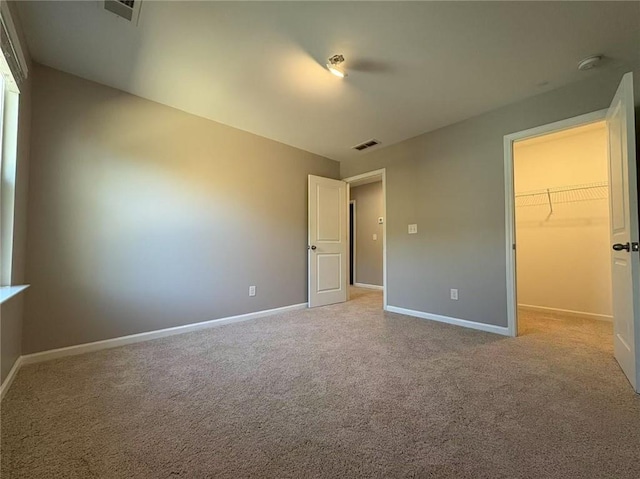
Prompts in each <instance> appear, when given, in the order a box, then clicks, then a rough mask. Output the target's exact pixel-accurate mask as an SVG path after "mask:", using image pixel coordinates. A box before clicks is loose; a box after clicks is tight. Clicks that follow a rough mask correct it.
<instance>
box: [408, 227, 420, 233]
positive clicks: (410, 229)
mask: <svg viewBox="0 0 640 479" xmlns="http://www.w3.org/2000/svg"><path fill="white" fill-rule="evenodd" d="M417 233H418V225H409V234H410V235H415V234H417Z"/></svg>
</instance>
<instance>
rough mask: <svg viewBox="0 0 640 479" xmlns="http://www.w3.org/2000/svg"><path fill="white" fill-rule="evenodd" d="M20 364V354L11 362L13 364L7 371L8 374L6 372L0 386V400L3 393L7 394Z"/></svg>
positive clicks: (2, 397)
mask: <svg viewBox="0 0 640 479" xmlns="http://www.w3.org/2000/svg"><path fill="white" fill-rule="evenodd" d="M21 365H22V356H20V357H19V358H18V359H16V362H15V363H13V366H12V367H11V371H9V374H7V377H6V378H4V382H3V383H2V385H1V386H0V401H2V399H4V395H5V394H7V391H8V390H9V388H10V387H11V384H12V383H13V380H14V379H15V378H16V374H18V370H19V369H20V366H21Z"/></svg>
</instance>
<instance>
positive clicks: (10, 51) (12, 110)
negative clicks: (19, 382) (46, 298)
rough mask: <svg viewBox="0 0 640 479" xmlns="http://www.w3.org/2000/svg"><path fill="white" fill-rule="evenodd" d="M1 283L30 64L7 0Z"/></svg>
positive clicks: (0, 154) (1, 77)
mask: <svg viewBox="0 0 640 479" xmlns="http://www.w3.org/2000/svg"><path fill="white" fill-rule="evenodd" d="M0 20H1V21H0V47H1V49H2V52H1V53H2V54H1V55H0V286H10V285H11V277H12V258H13V228H14V207H15V196H16V168H17V147H18V106H19V99H20V89H19V84H20V83H21V82H22V80H23V79H24V78H25V77H26V71H27V69H26V63H25V60H24V56H23V55H22V50H21V49H20V45H19V43H18V42H17V35H16V32H15V27H14V25H13V21H12V19H11V14H10V12H9V9H8V5H7V3H6V2H2V3H1V4H0Z"/></svg>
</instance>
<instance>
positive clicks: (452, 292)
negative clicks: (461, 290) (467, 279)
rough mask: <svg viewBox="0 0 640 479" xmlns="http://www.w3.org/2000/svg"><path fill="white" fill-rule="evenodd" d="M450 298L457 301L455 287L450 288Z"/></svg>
mask: <svg viewBox="0 0 640 479" xmlns="http://www.w3.org/2000/svg"><path fill="white" fill-rule="evenodd" d="M451 299H453V300H454V301H458V290H457V289H452V290H451Z"/></svg>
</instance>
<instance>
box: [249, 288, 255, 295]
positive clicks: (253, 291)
mask: <svg viewBox="0 0 640 479" xmlns="http://www.w3.org/2000/svg"><path fill="white" fill-rule="evenodd" d="M255 295H256V287H255V286H249V296H255Z"/></svg>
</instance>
